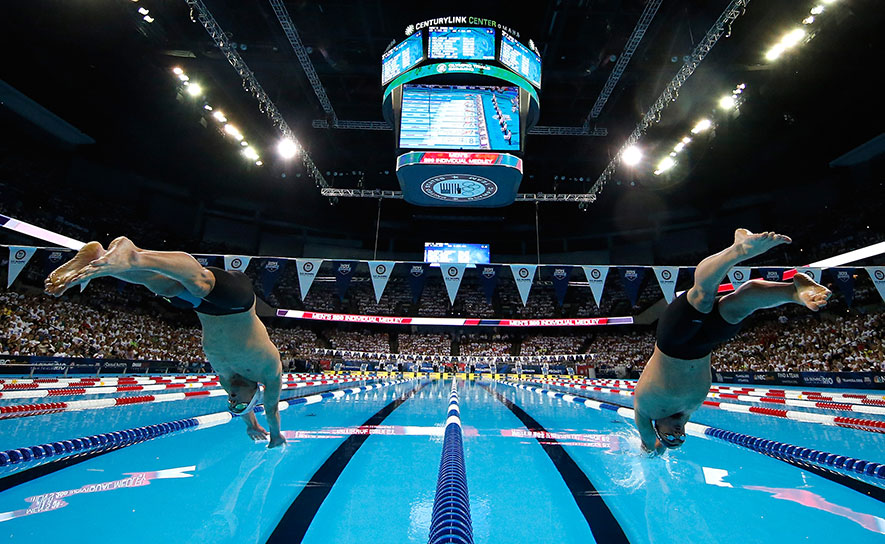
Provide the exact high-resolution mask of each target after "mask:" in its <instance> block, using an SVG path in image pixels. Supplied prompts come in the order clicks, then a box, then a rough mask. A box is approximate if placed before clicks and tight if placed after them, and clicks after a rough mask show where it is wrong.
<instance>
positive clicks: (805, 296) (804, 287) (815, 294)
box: [793, 272, 833, 312]
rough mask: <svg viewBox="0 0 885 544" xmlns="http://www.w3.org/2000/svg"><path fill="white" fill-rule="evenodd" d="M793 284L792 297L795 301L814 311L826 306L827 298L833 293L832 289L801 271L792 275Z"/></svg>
mask: <svg viewBox="0 0 885 544" xmlns="http://www.w3.org/2000/svg"><path fill="white" fill-rule="evenodd" d="M793 285H794V286H795V287H796V295H795V297H794V300H795V301H796V303H797V304H802V305H804V306H806V307H807V308H808V309H809V310H812V311H815V312H816V311H818V310H820V309H821V308H823V307H824V306H826V305H827V300H828V299H829V298H830V296H832V294H833V293H832V291H830V290H829V289H827V288H826V287H824V286H823V285H821V284H819V283H817V282H815V281H814V280H813V279H811V278H809V277H808V276H807V275H805V274H802V273H801V272H800V273H797V274H796V275H795V276H793Z"/></svg>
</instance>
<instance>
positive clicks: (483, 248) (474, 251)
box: [424, 242, 490, 268]
mask: <svg viewBox="0 0 885 544" xmlns="http://www.w3.org/2000/svg"><path fill="white" fill-rule="evenodd" d="M489 258H490V253H489V245H488V244H452V243H449V242H424V262H425V263H430V264H431V265H432V266H439V264H440V263H443V264H446V263H464V264H470V265H474V264H488V262H489ZM468 268H474V267H473V266H469V267H468Z"/></svg>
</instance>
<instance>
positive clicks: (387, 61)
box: [381, 32, 424, 85]
mask: <svg viewBox="0 0 885 544" xmlns="http://www.w3.org/2000/svg"><path fill="white" fill-rule="evenodd" d="M422 60H424V40H423V38H422V37H421V33H420V32H415V33H414V34H412V35H411V36H409V37H408V38H406V39H405V41H403V42H402V43H400V44H398V45H396V46H395V47H393V48H392V49H391V50H389V51H388V52H386V53H384V54H383V55H382V56H381V84H382V85H387V84H388V83H389V82H391V81H393V79H394V78H395V77H396V76H398V75H400V74H402V73H403V72H405V71H406V70H408V69H409V68H411V67H412V66H415V65H416V64H418V63H419V62H421V61H422Z"/></svg>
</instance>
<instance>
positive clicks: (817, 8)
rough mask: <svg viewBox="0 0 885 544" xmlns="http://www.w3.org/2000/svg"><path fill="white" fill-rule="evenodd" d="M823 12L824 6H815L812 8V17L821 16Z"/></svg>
mask: <svg viewBox="0 0 885 544" xmlns="http://www.w3.org/2000/svg"><path fill="white" fill-rule="evenodd" d="M823 12H824V7H823V6H814V7H813V8H811V14H812V15H820V14H821V13H823Z"/></svg>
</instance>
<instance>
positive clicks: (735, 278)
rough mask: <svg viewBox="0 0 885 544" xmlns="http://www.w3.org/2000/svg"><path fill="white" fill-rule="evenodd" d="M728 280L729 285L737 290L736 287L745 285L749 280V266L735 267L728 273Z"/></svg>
mask: <svg viewBox="0 0 885 544" xmlns="http://www.w3.org/2000/svg"><path fill="white" fill-rule="evenodd" d="M728 279H729V280H731V285H732V287H734V289H735V290H737V288H738V287H740V286H741V285H743V284H745V283H747V282H748V281H749V280H750V267H749V266H735V267H733V268H732V269H731V270H729V271H728Z"/></svg>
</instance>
